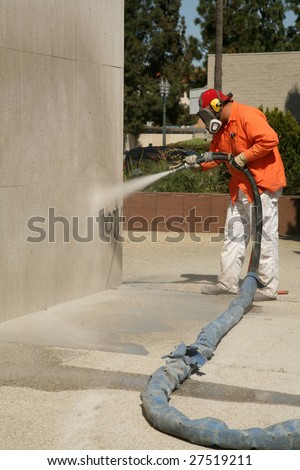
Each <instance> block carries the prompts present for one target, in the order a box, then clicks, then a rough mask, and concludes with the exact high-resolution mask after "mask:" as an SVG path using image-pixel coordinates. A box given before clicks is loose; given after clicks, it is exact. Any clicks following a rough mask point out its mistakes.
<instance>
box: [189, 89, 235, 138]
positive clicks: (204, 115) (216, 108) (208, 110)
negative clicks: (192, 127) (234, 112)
mask: <svg viewBox="0 0 300 470" xmlns="http://www.w3.org/2000/svg"><path fill="white" fill-rule="evenodd" d="M213 91H214V90H213ZM209 92H210V91H208V93H209ZM217 95H218V97H217V98H213V99H212V100H211V101H210V102H209V106H207V105H206V106H205V107H202V106H203V104H204V103H203V101H202V99H201V97H200V99H199V105H200V110H199V112H198V116H199V117H200V118H201V119H202V121H203V122H204V124H205V127H206V129H207V130H208V132H209V133H210V134H216V132H218V131H219V130H220V128H221V127H222V121H221V113H222V109H223V107H224V105H225V104H226V103H228V102H229V101H232V96H233V95H232V93H229V94H228V95H227V96H224V95H222V98H223V99H221V96H220V93H219V92H218V91H217ZM206 99H207V98H206ZM204 105H205V104H204Z"/></svg>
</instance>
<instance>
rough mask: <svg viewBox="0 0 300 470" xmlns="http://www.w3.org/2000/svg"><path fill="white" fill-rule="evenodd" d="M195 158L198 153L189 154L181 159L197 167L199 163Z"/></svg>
mask: <svg viewBox="0 0 300 470" xmlns="http://www.w3.org/2000/svg"><path fill="white" fill-rule="evenodd" d="M197 158H198V155H195V154H191V155H188V156H187V157H185V158H184V159H183V161H184V162H185V163H187V164H188V165H191V166H192V167H193V168H199V166H200V165H199V164H198V163H197Z"/></svg>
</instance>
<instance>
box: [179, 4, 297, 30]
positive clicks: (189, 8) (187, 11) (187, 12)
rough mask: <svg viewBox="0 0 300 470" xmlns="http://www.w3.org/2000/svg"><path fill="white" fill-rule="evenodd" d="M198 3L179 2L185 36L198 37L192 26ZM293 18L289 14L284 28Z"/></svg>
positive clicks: (196, 27) (293, 16) (292, 15)
mask: <svg viewBox="0 0 300 470" xmlns="http://www.w3.org/2000/svg"><path fill="white" fill-rule="evenodd" d="M198 3H199V1H198V0H181V9H180V14H181V15H182V16H185V22H186V32H187V36H195V37H198V36H199V33H200V28H199V26H196V25H195V24H194V19H195V18H196V16H198V15H197V11H196V8H197V6H198ZM294 18H295V15H294V14H293V13H289V14H288V15H287V18H286V19H285V21H284V24H285V26H289V25H291V24H293V23H294Z"/></svg>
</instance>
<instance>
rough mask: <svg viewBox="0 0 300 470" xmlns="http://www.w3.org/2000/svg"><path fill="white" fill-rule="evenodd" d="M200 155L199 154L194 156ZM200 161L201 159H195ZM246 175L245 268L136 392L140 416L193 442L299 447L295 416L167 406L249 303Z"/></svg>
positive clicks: (254, 282) (255, 252) (252, 270)
mask: <svg viewBox="0 0 300 470" xmlns="http://www.w3.org/2000/svg"><path fill="white" fill-rule="evenodd" d="M199 157H200V156H199ZM213 158H214V159H215V160H228V155H226V154H220V153H218V154H213ZM199 162H200V163H201V160H200V159H199ZM242 171H243V172H244V174H245V175H246V176H247V178H248V179H249V181H250V184H251V187H252V190H253V197H254V211H255V218H256V227H255V229H256V230H255V238H254V242H253V246H252V254H251V261H250V265H249V270H248V273H247V275H246V277H245V279H244V281H243V283H242V285H241V287H240V290H239V292H238V294H237V296H236V297H235V298H234V300H233V301H232V302H231V303H230V305H229V307H228V308H227V310H225V312H223V313H222V314H221V315H220V316H219V317H218V318H217V319H216V320H214V321H212V322H210V323H209V324H208V325H207V326H206V327H205V328H203V329H202V330H201V332H200V333H199V335H198V337H197V339H196V341H195V342H194V343H193V344H191V345H189V346H186V345H185V344H184V343H181V344H180V345H179V346H178V347H177V348H176V349H175V351H174V352H173V353H172V354H170V355H169V356H168V359H167V361H166V364H165V365H164V366H162V367H160V368H159V369H157V370H156V371H155V372H154V373H153V374H152V376H151V377H150V379H149V382H148V385H147V387H146V389H145V390H144V391H143V392H142V393H141V400H142V407H143V411H144V414H145V416H146V417H147V419H148V420H149V422H150V423H151V424H152V425H153V427H154V428H156V429H158V430H160V431H162V432H165V433H167V434H170V435H173V436H176V437H179V438H181V439H184V440H186V441H189V442H191V443H193V444H197V445H200V446H205V447H218V448H222V449H236V450H250V449H257V450H300V419H294V420H289V421H285V422H282V423H278V424H275V425H272V426H269V427H267V428H264V429H260V428H251V429H245V430H238V429H230V428H228V426H227V425H226V423H224V422H223V421H221V420H218V419H215V418H211V417H205V418H201V419H194V420H191V419H189V418H188V417H186V416H185V415H183V414H182V413H181V412H179V411H178V410H177V409H176V408H175V407H173V406H170V404H169V399H170V396H171V394H172V392H173V391H174V390H175V389H176V388H177V387H178V386H179V385H180V384H181V383H183V382H184V381H185V380H186V379H188V378H189V377H190V376H191V374H192V373H193V372H195V371H198V370H199V368H200V367H201V366H202V365H203V364H204V363H205V362H206V360H209V359H211V357H212V356H213V352H214V350H215V349H216V347H217V345H218V344H219V342H220V341H221V339H222V338H223V337H224V336H225V335H226V334H227V333H228V332H229V331H230V330H231V328H233V327H234V326H235V325H236V324H237V323H238V322H239V321H240V320H241V319H242V318H243V315H244V314H245V312H246V311H247V309H248V308H249V307H250V306H251V304H252V301H253V298H254V295H255V292H256V289H257V287H258V285H260V284H259V279H258V277H257V270H258V265H259V258H260V246H261V235H262V218H263V217H262V216H263V214H262V207H261V201H260V196H259V192H258V189H257V186H256V184H255V181H254V178H253V176H252V174H251V173H250V171H249V170H248V169H247V168H244V169H243V170H242Z"/></svg>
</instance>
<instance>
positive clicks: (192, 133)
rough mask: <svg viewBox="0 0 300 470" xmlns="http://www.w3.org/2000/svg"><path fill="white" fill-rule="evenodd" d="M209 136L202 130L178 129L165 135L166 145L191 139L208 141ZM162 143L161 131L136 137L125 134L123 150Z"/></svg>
mask: <svg viewBox="0 0 300 470" xmlns="http://www.w3.org/2000/svg"><path fill="white" fill-rule="evenodd" d="M210 138H211V137H210V135H209V134H208V132H207V131H206V129H203V128H196V127H190V128H185V129H184V128H180V129H178V130H177V131H174V130H172V129H168V130H167V133H166V144H167V145H169V144H176V143H177V142H182V141H185V140H193V139H204V140H207V139H210ZM162 141H163V135H162V129H161V128H158V129H157V130H153V131H148V132H142V133H141V134H140V135H139V136H138V137H137V136H135V135H133V134H127V136H126V139H125V142H124V150H130V149H133V148H135V147H148V145H151V144H152V145H153V146H155V147H158V146H161V145H162Z"/></svg>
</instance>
